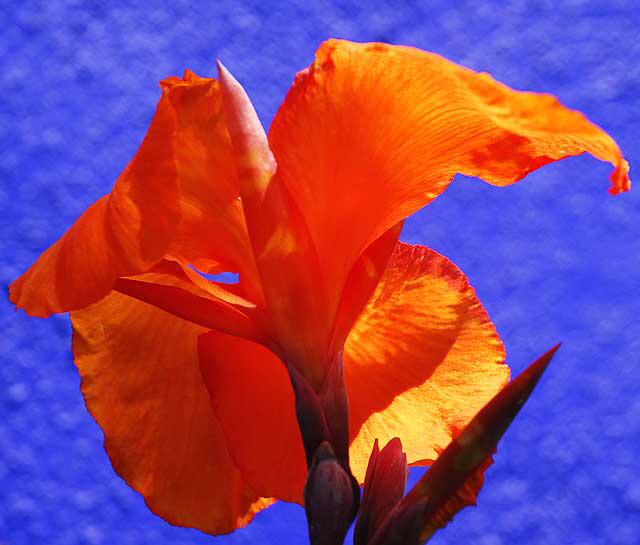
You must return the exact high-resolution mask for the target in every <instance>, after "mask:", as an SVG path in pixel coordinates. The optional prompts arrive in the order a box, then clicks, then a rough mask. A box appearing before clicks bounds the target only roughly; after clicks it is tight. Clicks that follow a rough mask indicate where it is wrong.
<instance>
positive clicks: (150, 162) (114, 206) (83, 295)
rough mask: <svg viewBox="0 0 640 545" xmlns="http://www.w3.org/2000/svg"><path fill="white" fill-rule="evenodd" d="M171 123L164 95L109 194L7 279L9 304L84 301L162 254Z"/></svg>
mask: <svg viewBox="0 0 640 545" xmlns="http://www.w3.org/2000/svg"><path fill="white" fill-rule="evenodd" d="M174 128H175V116H174V112H173V110H172V108H171V107H170V105H169V100H168V97H167V95H166V93H165V94H163V96H162V98H161V99H160V102H159V104H158V108H157V110H156V113H155V116H154V118H153V121H152V122H151V126H150V127H149V131H148V132H147V135H146V136H145V138H144V141H143V142H142V145H141V146H140V149H139V150H138V153H137V154H136V156H135V157H134V158H133V160H132V161H131V163H129V165H128V166H127V168H126V169H125V170H124V172H123V173H122V174H121V175H120V177H119V178H118V180H117V181H116V184H115V186H114V188H113V190H112V192H111V193H110V194H109V195H107V196H105V197H102V198H101V199H99V200H98V201H96V202H95V203H94V204H92V205H91V206H90V207H89V208H88V209H87V210H86V211H85V212H84V213H83V214H82V215H81V216H80V218H79V219H78V220H77V221H76V222H75V224H74V225H73V226H72V227H71V229H69V230H68V231H67V232H66V233H65V234H64V235H63V236H62V238H61V239H59V240H58V241H57V242H56V243H55V244H54V245H53V246H51V247H50V248H49V249H48V250H46V251H45V252H44V254H42V255H41V256H40V258H39V259H38V260H37V261H36V262H35V263H34V264H33V265H32V266H31V268H29V270H28V271H27V272H26V273H24V274H23V275H22V276H21V277H20V278H18V279H17V280H16V281H15V282H13V284H11V288H10V299H11V301H12V302H13V303H15V304H16V306H18V307H20V308H23V309H24V310H25V311H26V312H27V313H28V314H30V315H32V316H41V317H44V316H48V315H49V314H51V313H54V312H65V311H67V310H75V309H79V308H82V307H85V306H87V305H88V304H90V303H93V302H95V301H97V300H99V299H100V298H102V297H104V296H105V295H106V294H107V293H108V292H109V291H110V290H111V288H112V286H113V284H114V282H115V280H116V279H117V278H118V277H120V276H127V275H131V274H137V273H140V272H143V271H145V270H146V269H148V268H149V267H150V266H152V265H153V264H154V263H155V262H156V261H158V260H159V259H160V258H161V257H162V255H163V254H164V253H165V252H166V250H167V247H168V245H169V242H170V240H171V237H172V235H173V232H174V230H175V226H176V224H177V222H178V219H179V209H178V202H177V196H178V185H177V179H176V169H175V164H174V162H173V141H172V138H171V135H172V133H173V131H174ZM150 181H152V182H153V183H152V185H150V183H149V182H150Z"/></svg>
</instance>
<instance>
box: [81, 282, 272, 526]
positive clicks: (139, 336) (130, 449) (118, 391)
mask: <svg viewBox="0 0 640 545" xmlns="http://www.w3.org/2000/svg"><path fill="white" fill-rule="evenodd" d="M71 317H72V321H73V326H74V338H73V350H74V354H75V362H76V365H77V367H78V370H79V372H80V375H81V376H82V392H83V394H84V396H85V401H86V404H87V408H88V409H89V411H90V412H91V414H92V415H93V417H94V418H95V419H96V421H97V422H98V424H99V425H100V427H101V428H102V430H103V432H104V436H105V448H106V450H107V453H108V454H109V457H110V458H111V462H112V464H113V467H114V468H115V470H116V472H117V473H118V474H119V475H120V476H121V477H122V478H123V479H124V480H125V481H126V482H127V483H128V484H129V485H130V486H131V487H132V488H134V489H135V490H137V491H138V492H140V493H141V494H142V495H143V496H144V498H145V501H146V503H147V505H148V506H149V508H150V509H151V510H152V511H153V512H154V513H156V514H158V515H159V516H161V517H162V518H164V519H165V520H167V521H168V522H170V523H172V524H176V525H180V526H189V527H194V528H198V529H200V530H202V531H204V532H208V533H210V534H221V533H228V532H231V531H233V530H234V529H235V528H237V527H240V526H243V525H245V524H247V523H248V522H249V521H250V520H251V518H252V517H253V515H254V514H255V513H256V512H257V511H259V510H260V509H262V508H264V507H266V506H267V505H269V504H270V503H271V500H267V499H264V498H260V497H259V495H258V494H256V493H255V492H254V491H253V490H252V489H251V487H250V486H249V485H248V484H247V481H246V479H245V478H244V476H243V474H242V472H241V471H240V470H239V469H238V467H237V466H236V464H235V463H234V462H233V460H232V458H231V456H230V454H229V451H228V449H227V441H226V438H225V435H224V433H223V430H222V428H221V427H220V423H219V421H218V420H217V419H216V418H215V416H214V414H213V411H212V410H211V405H210V403H209V395H208V393H207V390H206V388H205V386H204V384H203V381H202V376H201V373H200V369H199V365H198V352H197V338H198V335H200V334H202V333H205V332H206V331H207V330H206V329H204V328H202V327H199V326H196V325H193V324H191V323H189V322H186V321H184V320H180V319H178V318H175V317H173V316H171V315H170V314H168V313H165V312H163V311H161V310H158V309H156V308H154V307H152V306H150V305H147V304H145V303H141V302H138V301H136V300H134V299H131V298H130V297H127V296H125V295H121V294H118V293H113V294H111V295H109V296H107V297H105V298H104V299H103V300H101V301H100V302H98V303H96V304H94V305H91V306H89V307H87V308H86V309H83V310H80V311H76V312H72V313H71Z"/></svg>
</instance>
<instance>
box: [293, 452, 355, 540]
mask: <svg viewBox="0 0 640 545" xmlns="http://www.w3.org/2000/svg"><path fill="white" fill-rule="evenodd" d="M304 501H305V510H306V513H307V522H308V524H309V540H310V542H311V545H342V542H343V541H344V537H345V535H346V533H347V530H348V529H349V526H350V525H351V521H352V520H353V519H354V517H355V512H356V509H357V499H356V497H355V495H354V487H353V482H352V480H351V477H350V476H349V475H348V473H347V472H346V471H345V470H344V468H343V467H342V466H341V465H340V464H339V463H338V461H337V460H336V457H335V454H334V452H333V449H332V448H331V445H330V444H329V443H328V442H326V441H324V442H323V443H321V444H320V446H319V447H318V449H317V450H316V452H315V454H314V457H313V464H312V465H311V468H310V469H309V474H308V477H307V484H306V485H305V488H304Z"/></svg>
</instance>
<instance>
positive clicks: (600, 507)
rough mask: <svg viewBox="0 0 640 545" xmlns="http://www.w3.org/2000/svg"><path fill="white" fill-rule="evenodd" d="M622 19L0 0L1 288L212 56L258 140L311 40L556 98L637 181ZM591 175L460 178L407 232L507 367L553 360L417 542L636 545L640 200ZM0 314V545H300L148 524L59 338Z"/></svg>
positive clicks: (301, 530)
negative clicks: (388, 46)
mask: <svg viewBox="0 0 640 545" xmlns="http://www.w3.org/2000/svg"><path fill="white" fill-rule="evenodd" d="M143 4H144V6H145V7H141V6H142V5H143ZM637 6H638V4H637V2H634V0H628V1H622V0H610V1H606V2H590V1H580V0H572V1H560V2H557V1H553V2H552V1H545V0H543V1H536V2H524V1H516V2H480V1H461V2H448V1H441V2H437V1H436V2H415V3H411V2H391V1H387V2H367V3H366V7H364V3H362V2H355V1H345V2H336V1H330V0H325V1H319V2H312V3H307V2H304V1H294V2H278V3H276V2H273V3H269V2H259V1H257V0H256V1H233V0H228V1H227V0H224V1H210V2H187V1H184V0H177V1H174V2H167V3H160V2H156V1H155V0H154V1H148V2H145V3H140V2H122V1H113V2H82V1H68V2H63V1H55V0H53V1H48V2H34V1H29V0H27V1H20V2H17V1H10V0H9V1H7V0H5V1H4V2H3V3H2V4H1V5H0V29H1V32H0V89H1V92H2V96H1V97H0V229H1V233H2V237H1V239H0V245H1V246H0V284H2V285H4V286H6V285H7V284H8V283H9V282H10V281H11V280H13V279H14V278H15V277H17V276H18V275H19V274H20V273H22V272H23V271H24V270H25V269H26V268H27V267H28V265H30V264H31V263H32V262H33V260H34V259H35V258H36V257H37V256H38V255H39V254H40V253H41V252H42V251H43V250H44V249H45V248H46V247H48V246H49V245H50V244H51V243H52V242H54V241H55V240H56V238H57V237H59V236H60V235H61V234H62V233H63V232H64V231H65V229H66V228H68V227H69V226H70V225H71V223H72V222H73V221H74V219H75V218H76V217H77V216H78V215H79V214H80V213H81V212H82V210H84V208H85V207H86V206H87V205H88V204H90V203H91V202H92V201H93V200H95V199H96V198H97V197H99V196H101V195H102V194H104V193H106V192H107V191H108V190H109V188H110V187H111V184H112V183H113V181H114V180H115V178H116V177H117V175H118V174H119V172H120V171H121V169H122V168H123V167H124V166H125V165H126V163H127V162H128V160H129V158H130V157H131V156H132V155H133V153H134V152H135V150H136V149H137V146H138V144H139V142H140V140H141V138H142V136H143V134H144V131H145V130H146V127H147V124H148V122H149V119H150V117H151V115H152V113H153V110H154V107H155V103H156V101H157V98H158V96H159V91H158V88H157V86H156V82H157V81H158V80H159V79H161V78H163V77H166V76H168V75H179V74H182V72H183V71H184V69H185V68H191V69H192V70H194V71H196V72H197V73H199V74H202V75H207V74H212V73H213V67H214V60H215V58H216V57H218V58H221V59H222V60H223V61H224V62H225V64H226V65H227V66H228V67H229V68H230V69H231V70H232V71H233V72H234V74H235V75H236V76H237V77H238V79H239V80H240V81H242V82H243V84H244V85H245V86H246V88H247V90H248V91H249V93H250V95H251V96H252V98H253V100H254V102H255V104H256V107H257V109H258V111H259V112H260V115H261V117H262V120H263V122H264V123H265V124H266V125H268V124H269V122H270V120H271V118H272V117H273V115H274V113H275V111H276V108H277V107H278V105H279V103H280V101H281V100H282V98H283V96H284V94H285V92H286V90H287V88H288V86H289V85H290V83H291V80H292V78H293V76H294V74H295V72H296V71H297V70H299V69H301V68H303V67H304V66H306V65H308V64H309V63H310V62H311V60H312V57H313V53H314V50H315V48H316V47H317V45H318V44H319V43H320V42H321V41H322V40H323V39H325V38H327V37H330V36H334V37H342V38H348V39H352V40H356V41H371V40H378V41H387V42H391V43H402V44H409V45H413V46H417V47H420V48H423V49H427V50H432V51H436V52H438V53H440V54H442V55H445V56H447V57H449V58H451V59H452V60H455V61H457V62H459V63H462V64H465V65H467V66H469V67H472V68H474V69H477V70H486V71H488V72H490V73H491V74H493V75H494V76H495V77H496V78H497V79H499V80H502V81H504V82H505V83H508V84H509V85H511V86H513V87H516V88H521V89H530V90H537V91H548V92H552V93H554V94H556V95H557V96H559V97H560V99H561V100H562V101H563V102H564V103H565V104H567V105H569V106H570V107H573V108H576V109H579V110H582V111H583V112H585V114H587V116H588V117H590V118H591V119H592V120H593V121H595V122H596V123H598V124H599V125H601V126H602V127H604V128H605V129H606V130H608V131H609V132H610V133H611V134H612V135H613V136H614V137H615V138H616V139H617V141H618V142H619V144H620V146H621V147H622V149H623V150H624V151H625V153H626V156H627V158H628V159H629V161H630V162H631V166H632V171H631V173H632V179H633V174H634V173H635V172H639V171H640V138H639V136H640V134H639V131H638V127H639V126H640V99H639V95H640V34H639V30H638V29H639V28H640V8H639V7H637ZM609 171H610V167H609V166H608V165H605V164H603V163H600V162H598V161H596V160H595V159H592V158H590V157H586V156H584V157H577V158H572V159H568V160H565V161H562V162H561V163H558V164H555V165H551V166H547V167H545V168H543V169H542V170H540V171H538V172H535V173H533V174H531V175H530V176H529V177H528V178H527V179H526V180H525V181H523V182H522V183H520V184H517V185H515V186H513V187H510V188H506V189H498V188H493V187H490V186H488V185H485V184H483V183H481V182H479V181H477V180H473V179H465V178H461V177H460V178H459V179H457V180H456V181H455V182H454V184H453V185H452V187H451V188H450V189H449V190H448V191H447V193H445V194H444V195H443V196H442V197H441V198H439V199H438V200H437V201H436V202H435V203H433V204H432V205H430V206H428V207H427V208H426V209H424V210H422V211H421V212H419V213H418V214H416V215H415V216H414V217H413V218H411V219H410V220H409V222H408V224H407V227H406V229H405V232H404V235H403V239H404V240H406V241H409V242H413V243H422V244H426V245H428V246H431V247H433V248H435V249H436V250H438V251H440V252H441V253H443V254H445V255H446V256H448V257H449V258H450V259H452V260H453V261H454V262H455V263H456V264H458V265H459V266H460V267H461V268H462V269H463V270H464V271H465V272H466V274H467V275H468V276H469V278H470V279H471V282H472V284H473V285H474V286H475V287H476V290H477V292H478V294H479V296H480V299H481V300H482V301H483V303H484V304H485V306H486V308H487V310H488V311H489V314H490V315H491V317H492V319H493V321H494V322H495V324H496V326H497V328H498V331H499V332H500V334H501V335H502V338H503V340H504V342H505V344H506V347H507V351H508V354H509V362H510V364H511V366H512V368H513V369H514V370H515V371H519V370H521V369H522V368H523V367H524V366H525V365H526V364H527V363H529V362H530V361H531V360H532V359H533V358H535V357H536V356H537V355H539V354H540V353H541V352H542V351H544V350H546V349H547V348H548V347H550V346H551V345H553V344H555V343H556V342H557V341H559V340H561V341H563V342H564V346H563V348H562V349H561V351H560V352H559V354H558V356H557V358H556V360H555V361H554V363H553V366H552V367H551V368H550V370H549V372H548V374H547V375H546V376H545V377H544V379H543V380H542V382H541V384H540V386H539V389H538V390H537V391H536V392H535V394H534V396H533V398H532V399H531V401H530V402H529V404H528V405H527V406H526V407H525V409H524V410H523V412H522V414H521V416H520V417H519V418H518V419H517V420H516V422H515V424H514V425H513V427H512V429H511V430H510V431H509V432H508V433H507V435H506V437H505V439H504V441H503V444H502V447H501V448H500V450H499V453H498V455H497V459H496V463H495V465H494V466H493V467H492V468H491V469H490V470H489V471H488V473H487V484H486V486H485V488H484V490H483V492H482V493H481V494H480V498H479V507H478V508H475V509H467V510H465V511H463V512H462V513H461V514H460V515H459V516H458V517H457V518H456V520H455V521H454V523H453V524H452V525H450V526H449V527H448V528H447V529H446V530H445V531H443V532H441V533H440V534H439V535H438V536H437V537H436V538H434V540H433V543H434V544H438V545H446V544H456V543H475V544H478V545H506V544H511V543H523V544H527V545H547V544H567V543H579V544H581V545H605V544H606V545H635V544H637V543H640V477H639V476H638V475H639V472H638V457H639V456H640V386H639V379H638V375H639V371H638V364H639V361H638V360H639V354H640V320H639V319H638V315H639V313H640V237H639V236H638V224H637V217H638V213H639V212H640V194H639V193H638V192H637V191H636V192H633V191H632V192H631V193H629V194H625V195H621V196H618V197H611V196H609V195H608V194H607V193H606V188H607V184H608V181H607V177H608V174H609ZM636 178H638V176H636ZM0 308H1V309H2V314H1V316H0V319H1V331H2V335H0V357H1V358H2V362H1V364H0V544H2V545H40V544H44V545H80V544H88V545H100V544H118V545H129V544H131V545H133V544H135V545H147V544H149V545H151V544H153V545H158V544H171V545H196V544H204V543H218V544H219V545H225V544H229V545H231V544H237V545H240V544H245V543H246V544H249V543H251V544H255V543H264V544H280V543H291V544H302V543H305V539H306V531H305V522H304V514H303V511H302V509H301V508H299V507H297V506H293V505H286V504H280V505H277V506H275V507H272V508H269V509H268V510H266V511H264V512H262V513H260V514H259V515H258V516H257V517H256V519H255V521H254V522H253V523H251V524H250V525H249V526H248V527H247V528H245V529H242V530H239V531H237V532H235V533H234V534H232V535H229V536H222V537H219V538H211V537H209V536H205V535H204V534H201V533H199V532H197V531H194V530H187V529H181V528H175V527H171V526H169V525H168V524H167V523H165V522H164V521H163V520H161V519H159V518H158V517H156V516H154V515H153V514H151V513H150V512H149V511H148V510H147V509H146V507H145V506H144V502H143V501H142V499H141V498H140V497H139V496H138V495H137V494H136V493H134V492H133V491H132V490H130V489H129V488H128V487H127V486H126V485H125V484H124V483H123V482H122V481H121V480H120V479H119V478H118V477H117V476H116V475H115V474H114V473H113V470H112V469H111V466H110V464H109V461H108V459H107V457H106V455H105V453H104V451H103V448H102V435H101V432H100V429H99V428H98V427H97V425H96V424H95V423H94V421H93V420H92V419H91V417H90V416H89V415H88V414H87V413H86V411H85V409H84V405H83V400H82V397H81V395H80V392H79V389H78V385H79V379H78V375H77V373H76V371H75V369H74V367H73V363H72V359H71V354H70V340H69V337H70V327H69V323H68V318H67V317H66V316H56V317H53V318H50V319H47V320H39V319H33V318H28V317H27V316H25V315H24V313H22V312H19V313H14V312H13V311H12V309H11V305H9V303H8V302H7V301H6V300H4V298H3V299H2V300H0ZM412 476H413V477H415V474H413V475H412Z"/></svg>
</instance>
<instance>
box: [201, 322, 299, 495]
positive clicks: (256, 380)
mask: <svg viewBox="0 0 640 545" xmlns="http://www.w3.org/2000/svg"><path fill="white" fill-rule="evenodd" d="M199 353H200V366H201V369H202V376H203V378H204V382H205V384H206V386H207V389H208V390H209V395H210V399H211V406H212V407H213V413H214V414H215V416H216V419H217V420H218V422H220V425H221V428H222V430H223V432H224V434H225V437H226V440H227V444H228V445H229V452H230V454H231V456H232V458H233V460H234V462H235V464H236V465H237V466H238V467H239V468H240V470H241V471H242V475H243V476H244V477H245V478H246V479H247V481H248V482H249V483H250V485H251V487H252V489H253V490H255V491H256V492H257V493H258V494H261V495H263V496H265V495H266V496H273V497H277V498H278V499H281V500H285V501H294V502H297V503H302V490H303V488H304V482H305V478H306V464H305V454H304V449H303V447H302V439H301V437H300V431H299V430H298V424H297V421H296V414H295V400H294V396H293V390H292V388H291V383H290V381H289V378H288V376H287V372H286V370H285V367H284V365H283V364H282V362H281V361H280V360H279V359H278V358H277V357H276V356H274V354H273V353H272V352H270V351H269V350H267V349H266V348H265V347H264V346H261V345H259V344H256V343H253V342H250V341H247V340H244V339H239V338H237V337H231V336H228V335H222V334H220V333H214V332H210V333H207V334H206V335H202V336H201V337H200V340H199Z"/></svg>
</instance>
